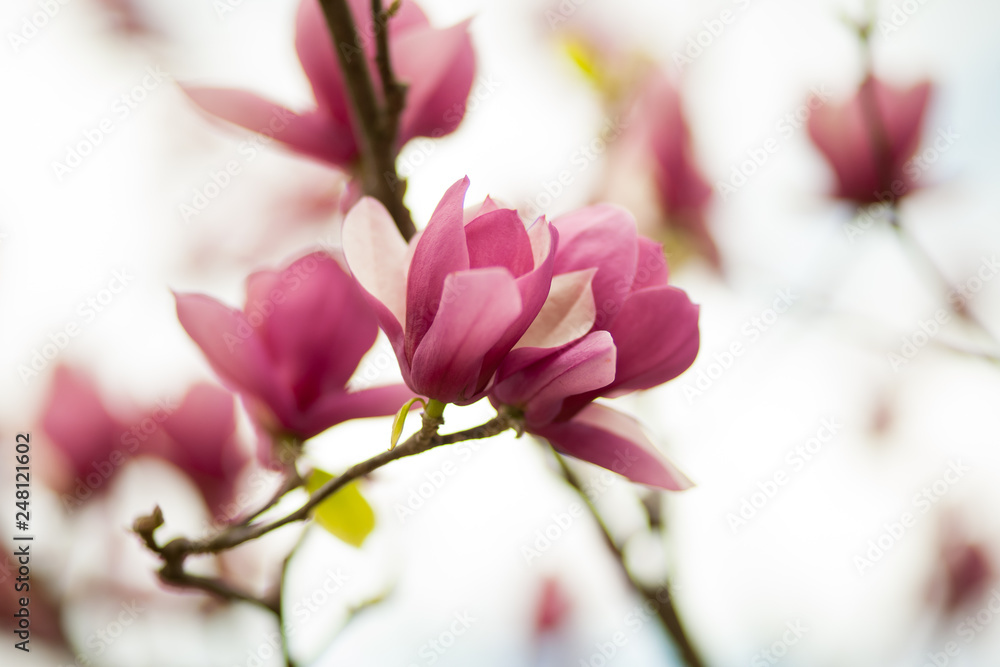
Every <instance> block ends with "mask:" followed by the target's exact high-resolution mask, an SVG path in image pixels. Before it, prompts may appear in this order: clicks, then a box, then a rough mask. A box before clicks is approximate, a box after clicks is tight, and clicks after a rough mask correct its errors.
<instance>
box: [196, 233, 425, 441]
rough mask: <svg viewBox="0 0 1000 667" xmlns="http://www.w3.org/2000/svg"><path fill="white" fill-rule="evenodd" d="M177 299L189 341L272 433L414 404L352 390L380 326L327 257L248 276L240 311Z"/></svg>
mask: <svg viewBox="0 0 1000 667" xmlns="http://www.w3.org/2000/svg"><path fill="white" fill-rule="evenodd" d="M176 296H177V316H178V317H179V318H180V321H181V324H182V325H183V326H184V329H185V330H186V331H187V332H188V335H190V336H191V338H192V339H194V341H195V342H196V343H197V344H198V346H199V347H200V348H201V350H202V352H204V354H205V356H206V357H207V359H208V362H209V363H210V364H211V366H212V368H213V369H214V370H215V372H216V373H217V374H218V375H219V377H220V378H222V380H223V381H224V383H225V384H227V385H229V386H230V387H231V388H232V389H233V390H234V391H236V392H237V393H239V394H240V395H241V396H242V397H243V400H244V403H245V404H246V405H247V408H248V410H249V411H250V413H251V414H252V415H253V416H254V418H255V419H256V420H257V422H258V424H259V425H261V426H262V427H263V428H264V429H265V430H266V431H268V432H270V433H272V434H280V433H289V434H291V435H293V436H295V437H298V438H303V439H304V438H310V437H312V436H314V435H316V434H318V433H320V432H322V431H325V430H326V429H328V428H330V427H331V426H333V425H334V424H339V423H340V422H343V421H346V420H348V419H356V418H360V417H375V416H383V415H391V414H393V413H395V412H396V411H398V410H399V408H400V406H401V405H403V403H405V402H406V401H407V400H408V399H409V398H410V397H411V394H410V392H409V391H408V390H407V389H406V387H404V386H402V385H391V386H385V387H376V388H371V389H365V390H362V391H349V390H348V389H347V382H348V380H349V379H350V378H351V376H352V375H353V374H354V371H355V369H356V368H357V367H358V363H359V362H360V361H361V357H362V356H364V354H365V353H366V352H367V351H368V350H369V349H370V348H371V347H372V345H373V344H374V343H375V338H376V336H377V335H378V326H377V324H376V322H375V316H374V315H373V314H372V312H371V309H370V308H369V307H368V305H367V304H366V303H365V299H364V297H363V296H362V294H361V292H360V290H358V288H357V286H356V285H355V283H354V280H353V279H352V278H351V276H349V275H348V274H347V273H346V272H345V271H344V269H342V268H341V267H340V265H339V264H338V263H337V262H336V261H335V260H334V259H333V258H332V257H330V256H329V255H328V254H326V253H323V252H314V253H312V254H310V255H307V256H305V257H303V258H301V259H298V260H296V261H295V262H292V263H291V264H290V265H289V266H287V267H286V268H284V269H282V270H281V271H260V272H257V273H254V274H252V275H251V276H250V277H249V278H248V279H247V299H246V305H245V307H244V309H243V310H242V311H239V310H234V309H232V308H229V307H228V306H226V305H224V304H222V303H220V302H218V301H216V300H215V299H212V298H210V297H207V296H204V295H201V294H178V295H176Z"/></svg>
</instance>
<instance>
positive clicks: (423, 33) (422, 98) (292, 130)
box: [187, 0, 475, 168]
mask: <svg viewBox="0 0 1000 667" xmlns="http://www.w3.org/2000/svg"><path fill="white" fill-rule="evenodd" d="M349 4H350V6H351V13H352V14H353V16H354V21H355V25H356V26H357V28H358V31H359V34H360V35H361V39H360V40H359V41H361V42H362V43H361V44H357V45H353V44H347V45H342V48H344V49H347V50H348V51H349V55H352V56H353V57H357V55H359V54H361V53H362V52H363V57H365V58H366V59H367V60H368V61H369V62H370V63H371V67H370V72H371V75H372V77H373V83H374V87H375V89H376V92H377V94H381V90H382V88H381V83H380V81H379V77H378V69H377V68H376V67H375V65H374V62H375V39H374V37H373V35H375V34H377V30H381V29H383V28H382V27H381V26H375V25H374V22H373V20H372V17H371V3H370V2H369V1H368V0H350V3H349ZM388 30H389V52H390V58H391V60H392V65H393V70H394V72H395V74H396V77H397V79H399V80H400V81H401V82H403V83H405V84H407V86H408V88H407V94H406V108H405V109H404V110H403V113H402V115H401V117H400V124H399V132H398V135H397V143H398V145H399V146H402V145H403V144H405V143H406V142H407V141H409V140H410V139H413V138H414V137H440V136H443V135H446V134H449V133H451V132H453V131H454V130H455V128H456V127H458V124H459V123H460V122H461V120H462V116H463V115H464V113H465V101H466V98H467V97H468V96H469V90H470V89H471V87H472V78H473V74H474V70H475V55H474V53H473V50H472V41H471V39H470V37H469V33H468V22H463V23H459V24H457V25H454V26H452V27H450V28H446V29H444V30H438V29H435V28H432V27H431V25H430V23H429V22H428V20H427V17H426V16H425V15H424V13H423V11H422V10H421V9H420V8H419V7H418V6H417V5H416V3H414V2H412V1H411V0H404V1H403V2H402V4H401V5H400V7H399V10H398V11H397V12H396V14H395V15H394V16H393V17H392V18H391V19H390V20H389V26H388ZM295 48H296V50H297V52H298V56H299V61H300V62H301V63H302V68H303V69H304V70H305V73H306V76H307V77H308V79H309V83H310V85H311V86H312V90H313V94H314V95H315V98H316V108H314V109H311V110H309V111H305V112H301V113H296V112H293V111H290V110H288V109H285V108H283V107H281V106H280V105H278V104H275V103H273V102H270V101H268V100H265V99H262V98H260V97H258V96H256V95H254V94H252V93H249V92H246V91H241V90H220V89H213V88H191V89H188V90H187V92H188V95H190V97H191V98H192V99H193V100H194V101H195V102H196V103H197V104H198V105H199V106H201V107H202V108H203V109H205V110H206V111H208V112H209V113H211V114H214V115H216V116H219V117H221V118H223V119H225V120H228V121H230V122H232V123H235V124H237V125H241V126H243V127H245V128H247V129H249V130H252V131H254V132H260V133H263V134H266V135H268V136H273V137H274V138H276V139H278V140H279V141H281V142H283V143H284V144H286V145H287V146H288V147H289V148H291V149H292V150H294V151H296V152H298V153H301V154H303V155H307V156H309V157H312V158H314V159H317V160H320V161H321V162H326V163H329V164H331V165H333V166H336V167H341V168H345V167H350V166H351V165H352V163H354V161H355V160H356V159H357V157H358V154H359V147H358V134H357V131H356V129H355V121H354V119H353V118H352V117H351V116H352V113H353V112H352V111H351V102H350V98H349V96H348V92H347V89H346V87H345V84H344V80H343V76H342V74H341V72H340V65H339V62H338V60H337V53H336V52H335V51H334V48H333V40H332V38H331V36H330V32H329V29H328V27H327V24H326V21H325V19H324V16H323V12H322V9H321V8H320V4H319V1H318V0H303V1H302V4H301V5H299V10H298V16H297V19H296V37H295Z"/></svg>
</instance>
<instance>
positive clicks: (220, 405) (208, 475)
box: [156, 383, 249, 515]
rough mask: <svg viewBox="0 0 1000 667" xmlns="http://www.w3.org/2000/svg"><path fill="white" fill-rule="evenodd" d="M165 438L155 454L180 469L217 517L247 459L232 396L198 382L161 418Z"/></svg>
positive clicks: (230, 495) (224, 391)
mask: <svg viewBox="0 0 1000 667" xmlns="http://www.w3.org/2000/svg"><path fill="white" fill-rule="evenodd" d="M163 430H164V432H165V434H166V436H167V437H166V438H162V439H160V440H159V441H158V443H157V445H158V446H157V452H156V453H157V454H158V455H159V456H160V457H161V458H163V459H164V460H166V461H169V462H170V463H173V464H174V465H175V466H177V467H178V468H180V469H181V470H182V471H183V472H184V473H185V474H186V475H187V476H188V477H190V478H191V481H193V482H194V483H195V485H196V486H197V487H198V489H199V490H200V491H201V494H202V496H203V497H204V499H205V503H206V504H207V505H208V507H209V510H210V511H211V512H212V513H213V515H215V514H216V513H217V512H218V511H219V510H220V509H221V508H222V507H223V506H225V505H226V504H227V503H229V502H230V501H231V500H232V497H233V495H234V492H235V487H236V484H237V482H238V481H239V474H240V472H241V471H242V470H243V468H244V467H245V466H246V464H247V463H248V459H249V457H248V456H247V455H246V454H245V453H244V451H243V449H242V448H241V447H240V443H239V441H238V440H237V438H236V411H235V405H234V400H233V395H232V394H230V393H229V392H228V391H226V390H225V389H222V388H221V387H217V386H214V385H211V384H205V383H200V384H196V385H194V386H193V387H191V389H189V390H188V392H187V395H186V396H185V397H184V399H183V400H182V401H181V403H180V405H179V406H178V407H177V409H176V410H175V411H174V412H173V413H172V414H171V415H170V418H169V419H166V420H164V422H163Z"/></svg>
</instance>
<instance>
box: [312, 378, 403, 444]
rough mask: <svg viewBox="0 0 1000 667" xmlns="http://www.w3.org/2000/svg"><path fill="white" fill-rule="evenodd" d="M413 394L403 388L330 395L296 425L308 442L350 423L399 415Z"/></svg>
mask: <svg viewBox="0 0 1000 667" xmlns="http://www.w3.org/2000/svg"><path fill="white" fill-rule="evenodd" d="M411 398H413V390H412V389H410V388H409V387H407V386H406V385H404V384H394V385H388V386H385V387H373V388H371V389H364V390H362V391H356V392H352V393H347V392H344V393H331V394H327V395H325V396H323V397H321V398H320V399H319V400H318V401H317V402H316V404H315V405H313V406H312V408H310V410H309V412H308V413H307V414H305V415H304V416H303V418H302V421H301V422H300V423H299V425H298V426H299V428H300V429H301V432H302V433H303V436H304V437H307V438H311V437H312V436H314V435H317V434H319V433H322V432H323V431H325V430H326V429H328V428H330V427H331V426H334V425H335V424H339V423H341V422H345V421H347V420H349V419H363V418H365V417H387V416H389V415H394V414H396V413H397V412H399V409H400V408H401V407H403V404H405V403H406V402H407V401H408V400H410V399H411Z"/></svg>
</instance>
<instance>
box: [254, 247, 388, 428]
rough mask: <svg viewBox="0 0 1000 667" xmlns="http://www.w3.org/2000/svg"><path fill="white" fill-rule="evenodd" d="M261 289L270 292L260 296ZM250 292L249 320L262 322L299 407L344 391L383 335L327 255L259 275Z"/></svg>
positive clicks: (359, 295)
mask: <svg viewBox="0 0 1000 667" xmlns="http://www.w3.org/2000/svg"><path fill="white" fill-rule="evenodd" d="M261 287H262V288H263V289H265V290H267V291H266V293H264V294H258V292H259V291H260V288H261ZM247 294H248V302H247V307H246V309H245V312H246V314H247V317H248V318H251V321H252V320H253V318H254V317H255V316H257V317H259V318H261V319H263V321H264V323H263V326H262V327H261V329H262V331H261V333H262V337H263V339H264V342H265V344H266V345H267V347H268V349H269V350H270V357H271V359H272V360H274V362H275V363H276V367H277V369H278V370H279V372H280V373H281V374H282V376H283V377H284V378H285V382H286V383H287V384H288V385H289V386H291V387H292V390H293V392H294V395H295V397H296V401H297V405H298V407H299V408H300V409H304V408H306V407H307V406H309V405H310V404H311V403H312V402H313V401H315V400H316V399H317V398H318V397H319V396H321V395H322V394H325V393H326V392H329V391H334V390H338V391H339V390H342V389H343V387H344V385H346V384H347V381H348V380H349V379H350V377H351V375H352V374H353V373H354V370H355V369H356V368H357V366H358V362H359V361H360V360H361V357H362V356H364V354H365V352H367V351H368V349H369V348H371V346H372V345H373V344H374V343H375V338H376V336H377V335H378V327H377V324H376V321H375V316H374V314H373V313H372V311H371V309H370V308H369V307H368V304H367V302H366V300H365V297H364V296H363V295H362V293H361V290H360V289H358V287H357V286H356V283H355V281H354V279H353V278H352V277H351V276H349V275H348V274H347V273H345V271H344V270H343V269H342V268H341V267H340V265H339V264H337V262H336V261H334V260H333V258H332V257H330V256H329V255H328V254H326V253H324V252H314V253H311V254H309V255H306V256H305V257H302V258H301V259H298V260H296V261H295V262H293V263H292V264H291V265H289V266H288V268H286V269H284V270H283V271H281V272H279V273H274V272H261V273H259V274H254V275H253V276H251V277H250V279H249V281H248V290H247ZM255 299H260V302H259V303H254V301H255ZM255 314H256V315H255Z"/></svg>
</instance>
